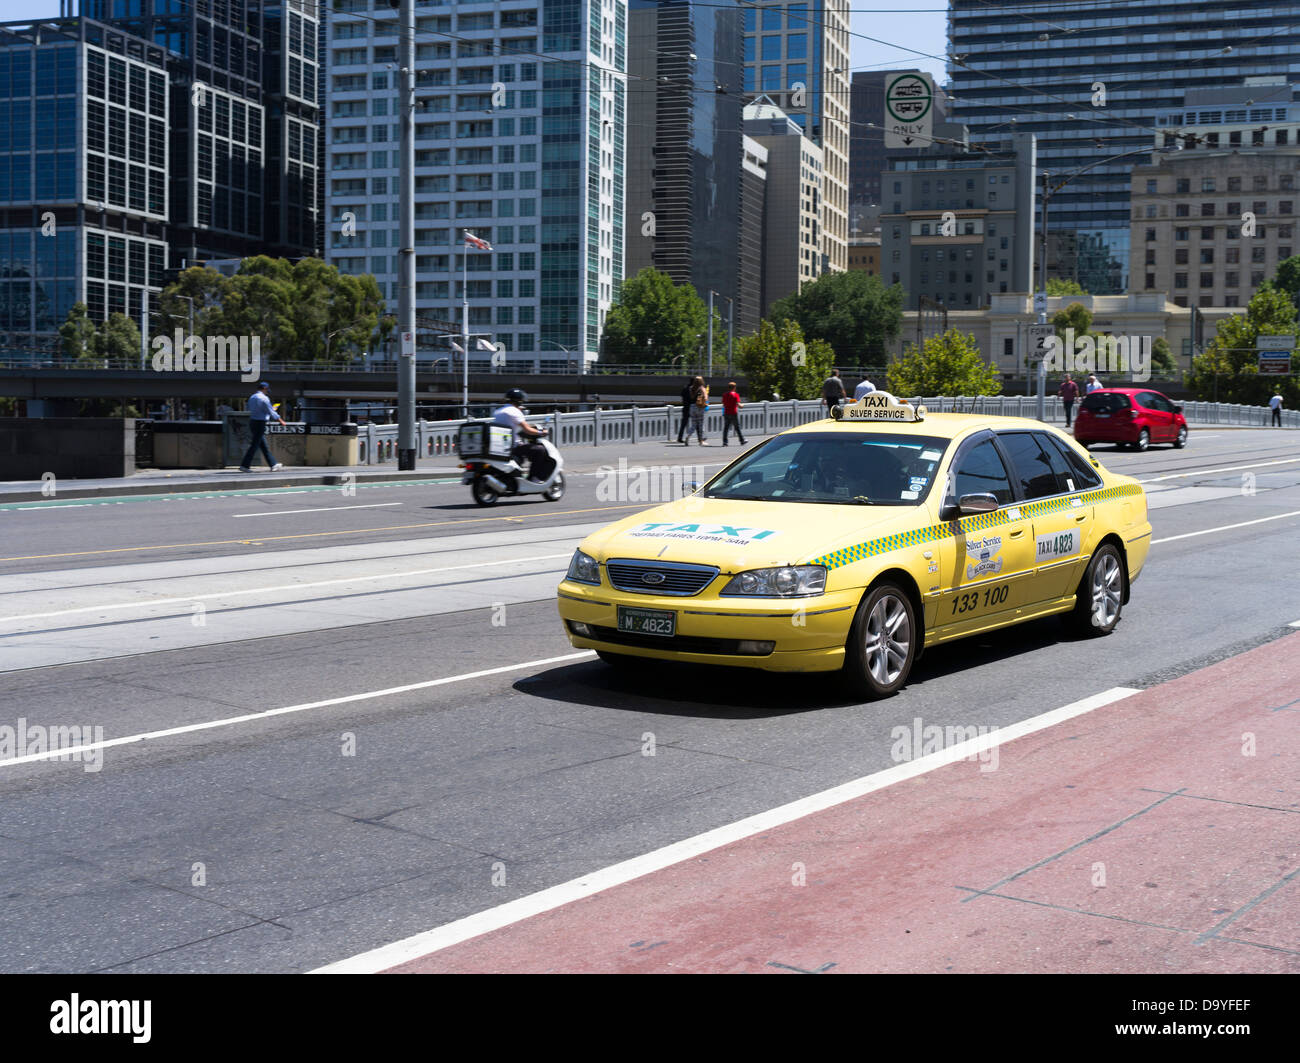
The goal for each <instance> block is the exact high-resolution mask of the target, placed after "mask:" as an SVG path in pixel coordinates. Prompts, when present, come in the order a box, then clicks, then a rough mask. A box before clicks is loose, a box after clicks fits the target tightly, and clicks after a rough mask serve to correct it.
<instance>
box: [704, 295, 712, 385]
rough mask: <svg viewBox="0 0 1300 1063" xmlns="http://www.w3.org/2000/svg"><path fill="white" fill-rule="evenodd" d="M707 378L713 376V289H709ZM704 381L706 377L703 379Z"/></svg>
mask: <svg viewBox="0 0 1300 1063" xmlns="http://www.w3.org/2000/svg"><path fill="white" fill-rule="evenodd" d="M708 375H709V377H711V376H713V289H712V288H710V289H709V374H708ZM705 379H706V380H707V379H708V377H706V378H705Z"/></svg>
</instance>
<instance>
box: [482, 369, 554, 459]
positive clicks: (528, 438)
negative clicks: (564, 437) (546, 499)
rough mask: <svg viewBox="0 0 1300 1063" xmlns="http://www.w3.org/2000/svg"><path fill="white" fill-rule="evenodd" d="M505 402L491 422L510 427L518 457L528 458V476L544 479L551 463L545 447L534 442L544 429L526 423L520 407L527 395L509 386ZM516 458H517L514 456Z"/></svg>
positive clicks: (544, 431) (544, 432)
mask: <svg viewBox="0 0 1300 1063" xmlns="http://www.w3.org/2000/svg"><path fill="white" fill-rule="evenodd" d="M505 399H506V404H505V405H504V406H502V407H501V408H500V409H499V410H497V411H496V413H494V414H493V415H492V423H493V424H499V425H502V426H504V427H506V428H509V429H510V432H511V437H512V440H513V442H514V449H515V450H516V451H517V452H518V457H520V458H526V459H527V460H528V478H529V479H530V480H538V481H541V480H545V479H546V477H547V476H549V475H550V474H551V471H550V469H549V468H548V467H547V466H549V465H550V464H551V462H550V457H549V455H548V454H547V453H546V448H545V447H543V446H542V445H541V444H540V443H538V442H536V440H537V438H538V437H539V436H544V435H545V434H546V430H545V429H542V428H537V427H535V426H533V425H531V424H529V423H528V420H527V418H525V417H524V411H523V410H521V409H520V407H521V406H522V405H523V404H524V403H525V402H527V401H528V396H527V395H526V394H524V392H523V391H522V390H521V389H519V388H511V389H510V390H509V391H507V392H506V394H505ZM516 460H518V458H516Z"/></svg>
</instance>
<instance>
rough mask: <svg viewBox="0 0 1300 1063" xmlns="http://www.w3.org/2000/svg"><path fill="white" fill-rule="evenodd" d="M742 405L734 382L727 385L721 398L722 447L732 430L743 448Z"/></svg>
mask: <svg viewBox="0 0 1300 1063" xmlns="http://www.w3.org/2000/svg"><path fill="white" fill-rule="evenodd" d="M742 405H744V404H743V403H742V402H741V401H740V392H738V391H737V390H736V382H735V381H734V380H732V381H730V382H729V383H728V384H727V392H726V394H725V395H723V396H722V445H723V446H724V447H725V446H726V445H727V435H728V433H730V431H731V430H732V429H733V428H734V429H735V430H736V438H737V439H739V440H740V445H741V446H742V447H743V446H745V437H744V436H743V435H741V432H740V407H741V406H742Z"/></svg>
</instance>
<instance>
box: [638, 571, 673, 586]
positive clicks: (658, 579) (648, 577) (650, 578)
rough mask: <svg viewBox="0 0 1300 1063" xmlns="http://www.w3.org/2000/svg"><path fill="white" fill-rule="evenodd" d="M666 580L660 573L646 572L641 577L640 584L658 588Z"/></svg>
mask: <svg viewBox="0 0 1300 1063" xmlns="http://www.w3.org/2000/svg"><path fill="white" fill-rule="evenodd" d="M667 578H668V577H667V576H665V575H664V574H663V573H662V572H647V573H645V574H644V575H643V576H642V577H641V582H642V583H648V584H650V585H651V586H652V587H653V586H658V585H659V584H660V583H662V582H663V581H664V580H665V579H667Z"/></svg>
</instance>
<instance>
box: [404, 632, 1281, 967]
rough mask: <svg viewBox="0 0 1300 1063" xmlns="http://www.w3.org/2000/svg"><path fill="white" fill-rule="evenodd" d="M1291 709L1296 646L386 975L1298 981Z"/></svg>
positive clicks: (1211, 670) (1250, 657) (1072, 722)
mask: <svg viewBox="0 0 1300 1063" xmlns="http://www.w3.org/2000/svg"><path fill="white" fill-rule="evenodd" d="M1297 693H1300V634H1294V635H1289V636H1285V637H1283V638H1282V639H1279V640H1277V641H1274V642H1270V643H1268V644H1266V645H1264V646H1261V647H1259V648H1258V649H1255V650H1251V651H1249V652H1247V653H1244V654H1241V655H1239V656H1237V657H1234V658H1230V659H1228V660H1225V661H1222V662H1220V663H1218V664H1215V665H1212V666H1210V667H1207V668H1204V669H1201V670H1200V671H1197V672H1193V673H1191V674H1189V675H1186V676H1183V677H1181V678H1179V679H1176V680H1173V681H1171V682H1168V683H1163V684H1161V685H1159V686H1156V687H1153V688H1150V689H1147V690H1145V691H1141V692H1138V693H1134V694H1132V695H1129V696H1127V697H1124V698H1123V699H1122V700H1119V701H1115V702H1113V703H1111V704H1109V705H1107V706H1104V707H1102V708H1098V709H1095V710H1093V711H1092V712H1089V713H1086V714H1084V715H1082V716H1078V717H1075V718H1073V719H1069V720H1066V721H1064V722H1061V723H1057V724H1056V725H1055V726H1051V727H1047V728H1045V729H1043V730H1041V731H1038V732H1036V733H1033V734H1029V735H1026V736H1024V737H1021V738H1019V739H1016V740H1014V741H1011V742H1007V743H1004V744H1003V745H1001V746H1000V747H999V748H998V752H999V753H1000V762H997V764H996V769H995V770H992V771H986V770H983V769H984V768H986V766H987V763H989V762H985V763H968V762H966V761H964V760H962V761H957V762H956V763H952V764H949V765H947V766H945V767H941V768H938V769H936V770H933V771H930V772H927V773H925V774H922V775H918V776H916V777H915V778H912V779H909V780H907V781H903V782H897V783H895V784H893V785H890V786H887V787H885V788H883V789H879V790H877V791H875V792H873V793H867V794H866V795H865V796H861V797H857V798H853V799H850V800H846V801H843V802H841V803H839V804H835V805H833V806H831V807H828V808H826V809H825V810H824V811H820V812H815V813H813V814H811V815H805V816H803V817H802V818H798V819H793V820H791V821H789V822H785V823H784V824H783V825H781V826H778V827H775V828H772V829H765V830H762V831H761V832H759V833H753V834H751V835H750V836H748V837H745V838H743V840H740V841H736V842H734V843H732V844H728V845H723V846H721V847H718V848H715V849H711V850H708V851H705V852H703V854H702V855H699V856H696V857H694V858H691V859H686V860H683V861H681V862H679V863H676V864H673V865H671V866H667V867H664V868H663V869H662V870H658V871H653V872H651V873H649V874H645V875H643V876H642V877H639V878H635V879H633V880H631V881H626V882H624V884H622V885H618V886H614V887H612V888H609V889H606V890H604V891H602V892H598V893H594V894H593V895H590V896H583V897H582V898H581V899H576V900H572V901H570V902H569V903H567V904H563V905H562V906H560V907H556V908H553V909H552V910H550V911H545V912H543V913H542V914H538V915H534V916H532V917H531V918H527V919H523V920H521V921H519V922H515V923H513V924H510V925H506V926H503V927H502V929H499V930H494V931H492V932H489V933H486V934H482V935H481V936H478V937H472V938H470V939H468V940H461V941H460V943H454V944H451V945H450V946H449V947H446V948H442V949H441V950H439V951H436V952H433V953H430V954H427V955H425V956H424V957H423V958H418V959H413V960H411V961H410V962H406V963H402V964H401V966H399V967H396V968H391V969H392V970H394V971H403V972H465V971H479V972H506V971H509V972H524V971H528V972H543V971H555V972H598V971H599V972H623V971H627V972H643V973H648V972H665V973H666V972H753V973H758V972H766V973H782V972H791V971H798V972H804V973H821V972H825V971H829V972H831V973H847V972H882V973H883V972H895V973H898V972H935V973H938V972H1021V973H1049V972H1079V973H1101V972H1129V973H1138V972H1149V973H1161V972H1168V973H1207V972H1220V973H1237V972H1265V973H1268V972H1272V973H1300V930H1298V929H1297V928H1298V927H1300V788H1298V787H1297V781H1296V780H1297V778H1298V777H1300V772H1297V767H1298V766H1300V732H1297V728H1296V722H1297V714H1298V713H1300V698H1298V697H1297ZM895 704H896V702H895ZM1044 708H1048V706H1044ZM973 711H976V712H977V710H973ZM413 951H418V950H413Z"/></svg>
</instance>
